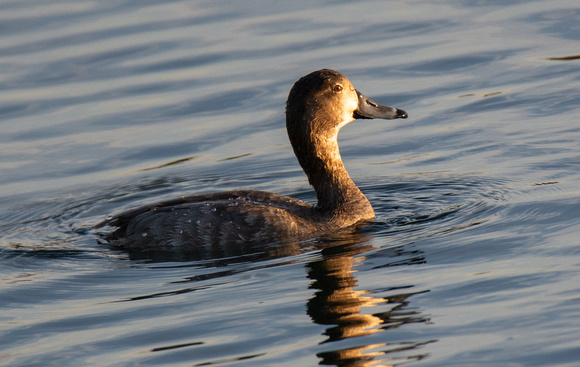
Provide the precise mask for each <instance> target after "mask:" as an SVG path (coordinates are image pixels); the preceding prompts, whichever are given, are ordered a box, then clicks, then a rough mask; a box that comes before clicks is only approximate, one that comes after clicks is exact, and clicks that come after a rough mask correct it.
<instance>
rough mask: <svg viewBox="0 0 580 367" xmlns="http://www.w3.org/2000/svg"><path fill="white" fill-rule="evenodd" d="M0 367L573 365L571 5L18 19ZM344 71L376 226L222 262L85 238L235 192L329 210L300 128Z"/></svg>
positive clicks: (80, 12)
mask: <svg viewBox="0 0 580 367" xmlns="http://www.w3.org/2000/svg"><path fill="white" fill-rule="evenodd" d="M0 14H1V15H0V34H1V35H2V36H1V37H0V129H1V130H0V131H1V134H0V307H1V310H2V312H1V313H0V364H1V365H6V366H84V365H95V366H135V365H163V366H167V365H176V366H181V365H183V366H214V365H216V366H229V365H236V366H273V365H283V366H316V365H331V366H355V365H356V366H365V365H368V366H371V365H385V366H387V365H403V364H405V365H417V366H526V367H527V366H548V365H549V366H576V365H577V364H578V361H579V360H580V342H579V340H580V321H578V320H580V311H579V310H580V296H579V295H580V241H579V240H578V238H579V235H580V189H579V186H578V182H580V145H579V144H578V142H579V141H580V123H579V121H580V107H579V106H580V94H579V93H578V90H579V88H580V72H579V70H580V56H578V55H579V54H580V51H579V47H578V46H579V45H580V42H579V41H580V26H579V24H580V23H579V22H578V19H579V17H580V6H579V5H578V4H577V1H572V0H567V1H566V0H565V1H548V0H544V1H526V2H518V1H511V2H505V1H503V2H499V1H496V2H473V1H445V2H437V3H436V4H434V3H432V2H428V1H416V2H406V3H401V2H395V1H387V2H371V1H368V2H365V1H361V2H353V3H348V2H340V3H336V2H314V3H313V2H283V3H280V4H277V3H276V4H274V3H271V2H265V1H242V2H222V1H211V2H209V1H208V2H202V1H196V2H186V1H164V2H143V1H139V2H131V1H107V2H89V1H82V2H81V1H60V2H56V1H26V0H25V1H22V0H19V1H4V2H2V3H0ZM323 67H327V68H333V69H336V70H338V71H341V72H342V73H344V74H345V75H346V76H347V77H349V79H350V80H351V81H352V82H353V84H354V85H355V86H356V87H357V88H358V89H359V90H361V91H362V92H363V93H365V94H366V95H367V96H369V97H370V98H372V99H374V100H375V101H377V102H379V103H381V104H386V105H391V106H395V107H398V108H402V109H405V110H406V111H408V112H409V115H410V118H409V119H407V120H396V121H379V120H376V121H375V120H360V121H356V122H354V123H352V124H350V125H349V126H348V127H346V128H344V129H343V131H342V132H341V135H340V139H339V140H340V144H341V153H342V156H343V158H344V160H345V163H346V166H347V168H348V170H349V172H350V174H351V176H352V177H353V179H354V180H355V182H357V184H359V186H360V187H361V189H362V190H363V191H364V192H365V194H367V196H368V197H369V199H370V200H371V202H372V203H373V206H374V208H375V212H376V214H377V218H376V221H375V223H373V224H371V225H369V226H367V227H365V228H362V229H361V230H360V231H359V232H357V233H355V234H352V235H340V236H338V235H337V236H333V237H324V238H318V239H314V240H312V241H306V242H301V243H294V244H284V245H276V244H272V245H270V246H263V247H261V248H259V249H256V251H250V252H248V253H244V254H241V255H240V256H234V257H228V258H220V257H217V258H208V259H205V260H201V261H190V260H187V259H167V258H161V259H159V258H158V259H149V260H148V259H131V258H130V257H129V255H128V254H126V253H124V252H122V251H118V250H114V249H111V248H109V247H107V246H106V245H103V244H101V243H99V241H98V239H99V235H100V234H102V232H100V231H97V230H94V229H93V226H94V225H95V224H97V223H98V222H100V221H101V220H103V219H104V218H105V217H107V216H108V215H111V214H115V213H120V212H121V211H123V210H126V209H129V208H133V207H136V206H139V205H142V204H147V203H154V202H157V201H160V200H164V199H169V198H174V197H179V196H181V195H188V194H194V193H202V192H213V191H222V190H228V189H235V188H251V189H258V190H267V191H274V192H278V193H281V194H286V195H291V196H295V197H298V198H300V199H303V200H307V201H311V202H313V201H314V200H315V196H314V194H313V192H312V191H311V188H310V187H309V186H308V183H307V181H306V178H305V176H304V174H303V173H302V171H301V169H300V167H299V166H298V164H297V161H296V159H295V158H294V156H293V153H292V149H291V147H290V145H289V143H288V141H287V137H286V132H285V128H284V104H285V100H286V96H287V93H288V91H289V89H290V87H291V86H292V84H293V83H294V81H295V80H296V79H298V78H299V77H300V76H302V75H305V74H307V73H308V72H310V71H313V70H316V69H320V68H323Z"/></svg>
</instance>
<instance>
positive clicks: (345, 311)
mask: <svg viewBox="0 0 580 367" xmlns="http://www.w3.org/2000/svg"><path fill="white" fill-rule="evenodd" d="M355 239H356V241H353V240H355ZM365 241H368V239H367V238H365V237H364V236H359V237H358V238H353V237H352V236H351V237H350V238H349V239H348V240H346V241H343V243H342V244H340V245H337V246H333V247H329V248H326V249H323V250H322V251H321V253H322V259H321V260H319V261H314V262H311V263H309V264H307V268H308V277H309V278H310V279H312V280H313V282H312V284H311V287H312V288H313V289H316V290H317V291H316V292H315V294H314V296H313V297H312V299H310V301H309V302H308V304H307V312H308V314H309V315H310V317H311V318H312V320H313V321H314V322H316V323H318V324H322V325H328V327H327V328H326V330H325V335H326V336H327V338H326V340H325V341H324V342H323V343H329V342H333V341H337V340H342V339H345V338H352V337H358V336H364V335H369V334H373V333H377V332H380V331H383V330H386V329H390V328H397V327H399V326H402V325H404V324H408V323H421V322H428V319H427V318H425V317H424V316H422V315H421V314H420V312H419V311H417V310H412V309H409V298H410V297H411V296H412V295H414V294H417V293H422V292H408V291H409V288H411V287H410V286H405V287H402V289H397V288H391V289H388V291H389V293H395V294H392V295H389V296H388V297H376V296H374V295H373V294H372V292H370V291H367V290H360V289H355V287H356V286H357V279H356V277H355V270H353V267H354V266H356V265H357V264H360V263H362V262H363V261H364V259H365V258H364V257H363V256H356V255H360V254H362V253H364V252H367V251H369V250H370V249H371V248H372V247H371V246H370V245H365V244H364V243H365ZM392 253H395V254H398V255H399V256H397V258H396V259H393V264H396V265H403V264H405V261H401V259H400V256H404V255H405V254H404V253H403V252H401V251H395V252H392ZM407 255H409V254H407ZM410 255H411V256H408V258H407V263H408V264H413V263H417V262H420V261H419V260H420V259H419V258H421V257H422V255H421V254H420V253H419V254H417V253H413V254H410ZM403 289H404V290H405V291H406V292H402V293H397V290H400V291H402V290H403ZM423 292H424V291H423ZM370 307H372V308H373V310H376V309H377V308H379V309H380V308H387V310H386V311H382V312H375V313H365V308H367V309H370ZM422 344H425V342H403V343H400V344H398V345H397V343H393V344H392V345H391V344H389V345H387V344H386V343H380V344H373V345H365V346H361V347H356V348H347V349H341V350H334V351H328V352H323V353H319V354H318V357H319V358H320V359H321V361H320V363H321V364H324V365H336V366H351V365H352V366H355V365H356V366H366V365H369V364H370V363H371V362H372V365H373V366H376V365H377V364H376V363H377V362H378V361H377V359H382V358H384V355H385V354H389V353H391V354H393V353H396V352H401V351H403V350H410V349H415V348H417V347H418V346H420V345H422ZM379 356H383V357H381V358H379ZM422 357H423V355H421V354H416V355H413V356H410V355H409V354H408V353H406V355H405V357H404V359H405V360H409V359H420V358H422ZM393 358H394V357H393ZM393 358H389V359H390V360H391V361H393ZM394 359H397V358H394Z"/></svg>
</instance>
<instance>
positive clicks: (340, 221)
mask: <svg viewBox="0 0 580 367" xmlns="http://www.w3.org/2000/svg"><path fill="white" fill-rule="evenodd" d="M407 117H408V114H407V112H405V111H404V110H401V109H398V108H394V107H387V106H383V105H380V104H378V103H375V102H374V101H372V100H371V99H369V98H367V97H366V96H364V95H363V94H362V93H360V92H359V91H358V90H357V89H355V88H354V86H353V85H352V84H351V82H350V81H349V80H348V79H347V78H346V77H345V76H344V75H343V74H341V73H339V72H337V71H334V70H331V69H322V70H317V71H314V72H311V73H309V74H308V75H306V76H303V77H302V78H300V79H299V80H298V81H297V82H296V83H295V84H294V85H293V86H292V88H291V90H290V93H289V95H288V99H287V102H286V129H287V132H288V138H289V140H290V144H291V146H292V148H293V150H294V154H295V155H296V158H297V159H298V163H299V164H300V166H301V167H302V169H303V170H304V173H306V176H307V178H308V182H309V183H310V185H311V186H312V187H313V188H314V191H315V193H316V198H317V202H316V204H314V205H313V204H310V203H308V202H305V201H302V200H298V199H295V198H292V197H289V196H285V195H280V194H276V193H271V192H265V191H258V190H233V191H225V192H217V193H204V194H196V195H191V196H183V197H179V198H176V199H173V200H168V201H164V202H160V203H156V204H152V205H147V206H143V207H139V208H136V209H132V210H128V211H126V212H124V213H121V214H118V215H115V216H110V217H108V218H107V219H106V220H104V221H103V222H101V223H99V224H98V225H97V227H98V228H100V227H105V226H109V227H113V228H114V229H113V230H112V231H111V232H109V233H108V234H106V235H105V236H104V239H105V242H107V243H109V244H111V245H113V246H115V247H120V248H124V249H126V250H133V251H139V250H143V251H148V252H150V251H162V250H169V251H171V250H177V251H186V252H187V251H190V252H195V251H201V250H200V249H201V248H204V247H206V250H207V248H208V246H209V248H212V246H213V248H216V249H217V250H216V251H218V252H219V249H220V248H221V249H223V247H224V246H225V247H232V246H234V247H235V246H241V247H243V246H247V245H252V244H256V243H274V242H277V241H282V242H286V243H287V242H288V241H302V240H306V239H309V238H315V237H317V236H320V235H324V234H328V233H332V232H335V231H340V230H345V229H348V228H355V227H357V226H359V225H360V224H362V223H366V222H371V221H372V220H373V218H374V217H375V212H374V210H373V207H372V205H371V203H370V202H369V200H368V199H367V197H366V196H365V195H364V194H363V192H362V191H361V190H360V189H359V188H358V187H357V185H356V184H355V183H354V182H353V180H352V179H351V178H350V176H349V174H348V172H347V170H346V168H345V165H344V163H343V161H342V158H341V155H340V151H339V147H338V141H337V138H338V133H339V131H340V129H341V128H342V127H344V126H345V125H347V124H348V123H350V122H352V121H354V120H357V119H386V120H392V119H406V118H407ZM210 251H211V250H210Z"/></svg>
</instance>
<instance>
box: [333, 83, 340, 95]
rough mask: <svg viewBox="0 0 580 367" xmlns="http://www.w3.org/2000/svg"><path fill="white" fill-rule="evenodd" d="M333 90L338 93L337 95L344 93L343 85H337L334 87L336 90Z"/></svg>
mask: <svg viewBox="0 0 580 367" xmlns="http://www.w3.org/2000/svg"><path fill="white" fill-rule="evenodd" d="M332 90H333V91H335V92H337V93H338V92H341V91H342V85H340V84H337V85H335V86H334V88H332Z"/></svg>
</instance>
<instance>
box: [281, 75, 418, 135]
mask: <svg viewBox="0 0 580 367" xmlns="http://www.w3.org/2000/svg"><path fill="white" fill-rule="evenodd" d="M373 118H380V119H396V118H407V113H406V112H405V111H403V110H400V109H397V108H393V107H387V106H381V105H379V104H377V103H375V102H373V101H372V100H370V99H369V98H367V97H365V96H364V95H363V94H362V93H360V92H359V91H357V90H356V89H355V88H354V87H353V86H352V84H351V83H350V81H349V80H348V79H347V78H346V77H345V76H344V75H342V74H341V73H339V72H337V71H334V70H330V69H322V70H318V71H314V72H312V73H310V74H308V75H306V76H304V77H302V78H300V79H299V80H298V81H297V82H296V83H295V84H294V86H293V87H292V89H291V90H290V94H289V95H288V101H287V102H286V128H287V129H288V135H289V136H290V140H291V141H292V145H293V146H294V139H295V138H299V137H300V136H302V137H306V136H310V139H312V138H314V137H315V136H317V137H318V138H319V139H322V140H326V139H328V138H333V137H334V138H335V137H336V135H337V134H338V131H339V130H340V128H341V127H343V126H344V125H346V124H348V123H349V122H351V121H353V120H355V119H373ZM310 139H309V140H310ZM316 140H318V139H316Z"/></svg>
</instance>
